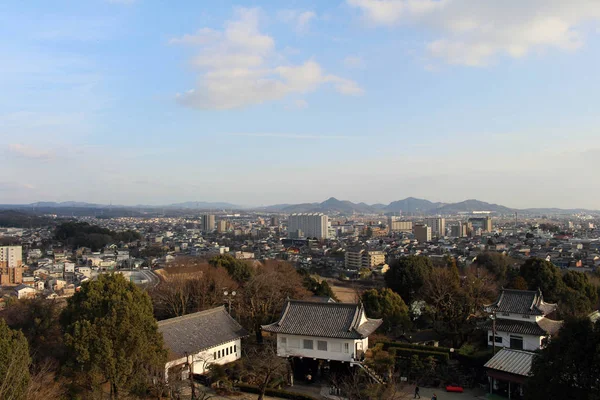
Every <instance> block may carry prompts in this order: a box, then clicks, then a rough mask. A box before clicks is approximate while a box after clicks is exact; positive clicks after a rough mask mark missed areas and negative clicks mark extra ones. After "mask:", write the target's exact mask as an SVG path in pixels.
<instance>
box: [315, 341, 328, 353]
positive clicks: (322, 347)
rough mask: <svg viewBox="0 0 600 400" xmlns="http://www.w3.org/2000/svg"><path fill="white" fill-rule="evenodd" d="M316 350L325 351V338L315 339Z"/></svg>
mask: <svg viewBox="0 0 600 400" xmlns="http://www.w3.org/2000/svg"><path fill="white" fill-rule="evenodd" d="M317 350H320V351H327V342H326V341H325V340H317Z"/></svg>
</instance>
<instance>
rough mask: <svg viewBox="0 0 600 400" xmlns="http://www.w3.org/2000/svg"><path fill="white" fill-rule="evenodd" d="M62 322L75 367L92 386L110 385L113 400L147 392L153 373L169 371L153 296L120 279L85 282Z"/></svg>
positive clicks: (106, 278) (99, 279)
mask: <svg viewBox="0 0 600 400" xmlns="http://www.w3.org/2000/svg"><path fill="white" fill-rule="evenodd" d="M61 323H62V325H63V327H64V330H65V343H66V345H67V348H68V350H69V351H68V352H67V353H68V356H69V357H68V361H69V363H70V365H71V366H72V367H73V368H74V370H76V371H83V373H84V374H85V376H86V377H87V378H88V379H89V381H90V382H94V380H93V379H94V378H97V377H101V381H100V382H102V381H107V382H108V383H110V392H111V398H113V399H117V398H118V397H119V394H120V393H121V392H123V391H132V390H140V389H143V388H145V387H146V385H147V383H148V379H149V378H150V375H151V372H152V371H154V370H161V369H162V368H164V364H165V361H166V351H165V350H164V348H163V338H162V335H161V334H160V333H159V332H158V326H157V323H156V320H155V319H154V316H153V313H152V303H151V301H150V297H149V296H148V294H147V293H146V292H144V291H142V290H141V289H139V288H138V287H136V286H135V285H134V284H133V283H131V282H129V281H127V280H126V279H125V278H124V277H123V276H122V275H120V274H113V275H100V276H99V277H98V279H97V280H94V281H88V282H86V283H84V284H83V285H82V287H81V290H80V291H79V292H77V293H75V295H74V296H73V297H71V298H70V299H69V301H68V304H67V307H66V308H65V309H64V310H63V313H62V316H61ZM100 382H97V381H96V384H98V383H100Z"/></svg>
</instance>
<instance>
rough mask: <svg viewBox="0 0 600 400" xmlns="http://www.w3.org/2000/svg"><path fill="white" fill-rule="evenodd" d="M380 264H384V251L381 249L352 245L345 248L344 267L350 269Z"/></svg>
mask: <svg viewBox="0 0 600 400" xmlns="http://www.w3.org/2000/svg"><path fill="white" fill-rule="evenodd" d="M382 264H385V253H384V252H383V251H378V250H367V249H365V248H362V247H354V248H350V249H348V250H346V254H345V255H344V265H345V267H346V269H350V270H359V269H361V268H373V267H376V266H378V265H382Z"/></svg>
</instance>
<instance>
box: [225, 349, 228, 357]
mask: <svg viewBox="0 0 600 400" xmlns="http://www.w3.org/2000/svg"><path fill="white" fill-rule="evenodd" d="M225 355H226V356H228V355H229V347H228V348H226V349H225Z"/></svg>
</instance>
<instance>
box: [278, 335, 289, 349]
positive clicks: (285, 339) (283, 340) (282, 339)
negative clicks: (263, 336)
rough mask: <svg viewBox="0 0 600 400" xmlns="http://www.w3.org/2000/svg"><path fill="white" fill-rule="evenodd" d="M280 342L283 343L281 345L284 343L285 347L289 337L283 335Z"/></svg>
mask: <svg viewBox="0 0 600 400" xmlns="http://www.w3.org/2000/svg"><path fill="white" fill-rule="evenodd" d="M279 343H281V345H282V346H283V347H285V346H286V345H287V338H286V337H285V336H283V337H281V338H280V339H279Z"/></svg>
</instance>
